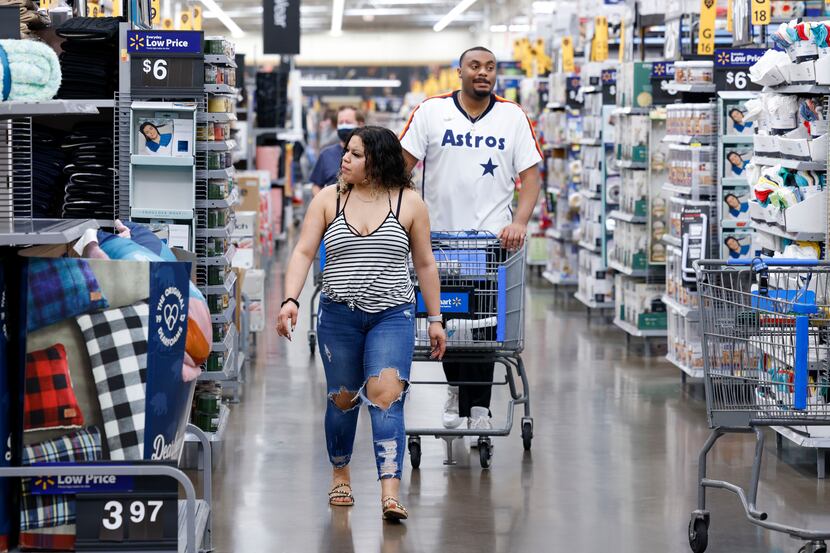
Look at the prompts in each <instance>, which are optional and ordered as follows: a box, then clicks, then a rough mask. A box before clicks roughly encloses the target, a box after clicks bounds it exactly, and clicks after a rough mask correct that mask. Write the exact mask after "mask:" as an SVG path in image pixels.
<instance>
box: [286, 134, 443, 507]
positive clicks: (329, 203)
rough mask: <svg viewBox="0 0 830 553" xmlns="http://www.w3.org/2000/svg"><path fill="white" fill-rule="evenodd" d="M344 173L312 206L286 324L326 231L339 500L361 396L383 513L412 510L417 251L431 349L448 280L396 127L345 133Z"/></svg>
mask: <svg viewBox="0 0 830 553" xmlns="http://www.w3.org/2000/svg"><path fill="white" fill-rule="evenodd" d="M346 144H347V146H346V149H345V152H344V154H343V160H342V163H341V166H340V182H339V183H338V185H337V186H329V187H327V188H324V189H323V191H322V192H320V193H319V194H318V195H317V196H316V197H315V198H314V199H313V200H312V202H311V204H310V205H309V207H308V213H307V214H306V218H305V221H304V222H303V227H302V230H301V233H300V239H299V241H298V243H297V246H296V247H295V249H294V252H293V254H292V256H291V261H290V262H289V264H288V270H287V272H286V275H285V293H286V300H285V301H284V302H283V304H282V308H281V309H280V315H279V321H278V323H277V332H278V333H279V334H280V335H281V336H285V337H286V338H288V339H289V340H290V339H291V331H292V330H293V328H294V325H296V323H297V315H298V311H299V302H298V301H297V300H296V298H297V296H298V295H299V294H300V292H301V291H302V289H303V285H304V284H305V282H306V278H307V277H308V270H309V268H310V267H311V263H312V262H313V260H314V257H315V255H316V253H317V250H318V248H319V246H320V242H321V241H323V243H324V244H325V247H326V265H325V268H324V271H323V293H322V294H321V296H320V312H319V318H318V323H317V339H318V341H319V343H320V353H321V357H322V359H323V366H324V368H325V372H326V384H327V388H328V402H327V403H326V415H325V429H326V446H327V449H328V455H329V460H330V461H331V464H332V467H333V482H332V489H331V492H329V503H330V504H331V505H334V506H344V507H349V506H351V505H354V498H353V497H352V489H351V485H350V473H349V461H350V460H351V456H352V449H353V445H354V438H355V432H356V429H357V416H358V412H359V408H360V405H361V404H362V403H365V404H367V405H368V409H369V415H370V416H371V420H372V435H373V443H374V450H375V460H376V464H377V471H378V478H379V479H380V482H381V507H382V512H383V518H384V519H387V520H402V519H405V518H407V516H408V513H407V511H406V509H405V508H404V506H403V505H402V504H401V502H400V501H399V500H398V493H399V489H400V482H401V467H402V465H403V459H404V453H405V451H404V450H405V441H406V432H405V427H404V417H403V406H404V400H405V399H406V393H407V391H408V387H409V372H410V368H411V365H412V353H413V349H414V346H415V305H414V301H415V294H414V289H413V285H412V279H411V277H410V274H409V261H408V260H409V256H410V254H411V255H412V263H413V265H414V267H415V272H416V273H417V275H418V282H419V284H420V287H421V293H422V295H423V297H424V302H425V303H426V307H427V311H428V314H429V316H430V317H429V320H430V325H429V337H430V341H431V344H432V357H433V358H436V359H441V358H442V357H443V356H444V349H445V347H446V337H445V334H444V328H443V325H442V319H441V313H440V299H439V297H440V283H439V280H438V269H437V267H436V265H435V258H434V257H433V255H432V245H431V242H430V230H429V213H428V212H427V208H426V205H425V204H424V202H423V201H422V200H421V198H420V196H419V195H418V194H417V193H416V192H415V191H414V190H413V189H412V184H411V180H410V176H409V173H408V172H407V171H406V166H405V163H404V158H403V152H402V150H401V145H400V142H399V141H398V139H397V137H396V136H395V134H394V133H393V132H392V131H390V130H388V129H384V128H381V127H363V128H359V129H355V131H353V132H352V134H351V136H350V137H349V139H348V140H347V141H346Z"/></svg>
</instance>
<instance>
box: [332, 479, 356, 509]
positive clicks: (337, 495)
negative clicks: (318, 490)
mask: <svg viewBox="0 0 830 553" xmlns="http://www.w3.org/2000/svg"><path fill="white" fill-rule="evenodd" d="M329 505H334V506H335V507H352V506H353V505H354V496H353V495H352V486H351V484H349V483H348V482H342V483H340V484H335V486H334V487H333V488H332V489H331V491H330V492H329Z"/></svg>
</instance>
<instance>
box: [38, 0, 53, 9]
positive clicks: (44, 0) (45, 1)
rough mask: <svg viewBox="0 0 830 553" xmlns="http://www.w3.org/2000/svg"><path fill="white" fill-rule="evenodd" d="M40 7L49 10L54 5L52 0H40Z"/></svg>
mask: <svg viewBox="0 0 830 553" xmlns="http://www.w3.org/2000/svg"><path fill="white" fill-rule="evenodd" d="M38 5H39V6H40V9H42V10H46V11H49V8H51V7H52V0H40V2H39V3H38Z"/></svg>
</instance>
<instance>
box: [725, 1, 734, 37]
mask: <svg viewBox="0 0 830 553" xmlns="http://www.w3.org/2000/svg"><path fill="white" fill-rule="evenodd" d="M734 5H735V4H734V0H726V31H727V32H730V33H732V32H734V30H735V29H734V26H733V25H734V20H735V14H734V12H733V11H732V10H733V9H734Z"/></svg>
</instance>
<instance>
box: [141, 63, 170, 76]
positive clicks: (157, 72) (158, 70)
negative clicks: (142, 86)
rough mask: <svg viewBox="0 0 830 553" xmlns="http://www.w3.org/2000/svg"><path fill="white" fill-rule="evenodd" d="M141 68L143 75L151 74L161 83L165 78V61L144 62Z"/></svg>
mask: <svg viewBox="0 0 830 553" xmlns="http://www.w3.org/2000/svg"><path fill="white" fill-rule="evenodd" d="M142 67H143V69H144V72H145V73H152V74H153V77H154V78H155V79H156V80H159V81H163V80H164V79H166V78H167V60H144V64H143V66H142Z"/></svg>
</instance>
